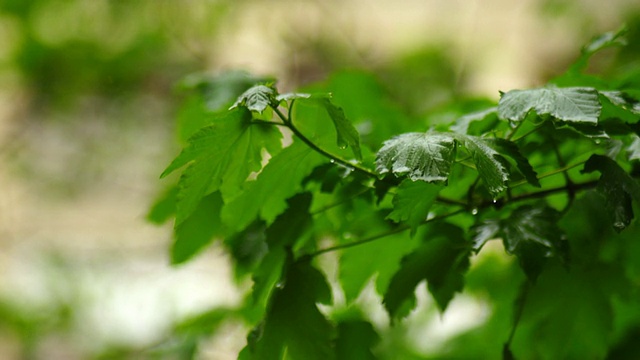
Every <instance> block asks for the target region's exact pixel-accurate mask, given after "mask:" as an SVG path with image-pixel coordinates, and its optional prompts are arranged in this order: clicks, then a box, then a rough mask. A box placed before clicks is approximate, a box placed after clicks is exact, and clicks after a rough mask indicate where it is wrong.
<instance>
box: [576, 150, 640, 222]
mask: <svg viewBox="0 0 640 360" xmlns="http://www.w3.org/2000/svg"><path fill="white" fill-rule="evenodd" d="M596 170H597V171H599V172H600V173H601V175H600V181H599V182H598V188H597V190H598V192H599V193H600V194H602V195H603V196H604V198H605V200H606V206H607V210H608V212H609V214H610V216H611V219H612V221H613V228H614V229H615V230H616V231H617V232H620V231H622V230H624V229H625V228H626V227H627V226H629V224H630V223H631V220H632V219H633V217H634V215H633V206H632V205H631V200H632V199H633V200H635V201H636V203H638V204H640V185H639V184H638V182H637V181H636V180H634V179H633V178H632V177H631V176H630V175H629V174H627V173H626V172H625V171H624V170H623V169H622V168H621V167H620V165H618V163H616V162H615V161H614V160H612V159H610V158H608V157H606V156H602V155H591V157H590V158H589V160H587V162H586V163H585V164H584V169H583V170H582V172H583V173H591V172H593V171H596Z"/></svg>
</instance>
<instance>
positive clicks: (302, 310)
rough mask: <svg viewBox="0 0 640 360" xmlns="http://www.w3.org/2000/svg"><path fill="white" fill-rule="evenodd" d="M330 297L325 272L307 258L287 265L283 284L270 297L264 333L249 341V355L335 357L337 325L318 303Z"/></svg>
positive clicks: (265, 358)
mask: <svg viewBox="0 0 640 360" xmlns="http://www.w3.org/2000/svg"><path fill="white" fill-rule="evenodd" d="M330 299H331V292H330V289H329V285H328V284H327V282H326V280H325V278H324V275H323V274H322V273H321V272H320V271H318V270H316V269H315V268H314V267H312V266H311V264H310V263H309V262H308V261H298V262H294V263H290V264H289V265H287V267H286V271H285V274H284V277H283V285H282V287H281V288H277V289H276V290H275V291H274V293H273V296H272V298H271V301H270V305H269V309H268V311H267V314H266V317H265V320H264V324H263V326H262V333H261V334H260V335H259V337H258V338H257V341H256V342H255V343H254V344H251V343H250V344H249V348H250V349H251V350H252V351H251V354H250V356H251V357H249V358H253V359H260V360H280V359H282V358H283V354H285V352H286V354H287V357H288V358H290V359H293V360H306V359H308V360H314V359H317V360H330V359H334V358H335V352H334V349H333V346H332V345H333V339H334V336H335V329H334V327H333V325H332V324H331V323H330V322H329V321H328V320H327V319H326V318H325V317H324V315H322V313H320V311H319V310H318V307H317V306H316V303H317V302H325V303H326V302H328V301H330Z"/></svg>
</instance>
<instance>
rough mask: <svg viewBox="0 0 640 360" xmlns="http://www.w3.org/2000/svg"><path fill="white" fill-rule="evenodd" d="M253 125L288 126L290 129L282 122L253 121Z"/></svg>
mask: <svg viewBox="0 0 640 360" xmlns="http://www.w3.org/2000/svg"><path fill="white" fill-rule="evenodd" d="M251 123H252V124H264V125H273V126H286V127H288V125H287V124H285V123H281V122H278V121H268V120H258V119H253V120H251Z"/></svg>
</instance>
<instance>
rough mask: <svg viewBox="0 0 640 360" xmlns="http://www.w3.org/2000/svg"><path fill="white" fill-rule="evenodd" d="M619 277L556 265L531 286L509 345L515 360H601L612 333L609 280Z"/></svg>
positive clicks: (595, 269) (598, 266)
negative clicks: (530, 359) (525, 359)
mask: <svg viewBox="0 0 640 360" xmlns="http://www.w3.org/2000/svg"><path fill="white" fill-rule="evenodd" d="M621 275H622V274H620V273H619V272H616V271H612V270H611V269H609V268H607V267H604V266H602V265H601V264H589V266H588V267H587V268H585V269H582V268H572V269H571V271H566V270H565V269H563V268H561V267H559V266H555V267H551V268H550V269H549V270H545V272H544V273H543V274H542V275H541V276H540V279H539V280H538V282H537V283H536V285H535V286H531V287H530V289H529V291H528V295H527V299H526V305H525V307H524V311H523V313H522V316H521V317H520V321H519V322H518V328H517V331H516V332H515V334H514V338H513V341H512V343H511V347H510V348H511V351H512V352H513V355H514V356H515V358H516V359H523V358H533V359H544V360H552V359H589V358H593V359H604V358H605V355H606V353H607V348H608V346H609V344H610V338H611V334H612V331H613V326H614V323H613V319H615V316H614V312H613V310H612V306H611V300H610V297H611V295H612V293H611V291H610V290H609V289H607V288H608V287H610V283H611V282H612V281H611V280H614V282H615V281H616V280H615V279H617V278H618V277H620V276H621Z"/></svg>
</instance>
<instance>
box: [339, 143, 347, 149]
mask: <svg viewBox="0 0 640 360" xmlns="http://www.w3.org/2000/svg"><path fill="white" fill-rule="evenodd" d="M338 147H339V148H340V149H341V150H344V149H346V148H347V145H345V144H340V145H338Z"/></svg>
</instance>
